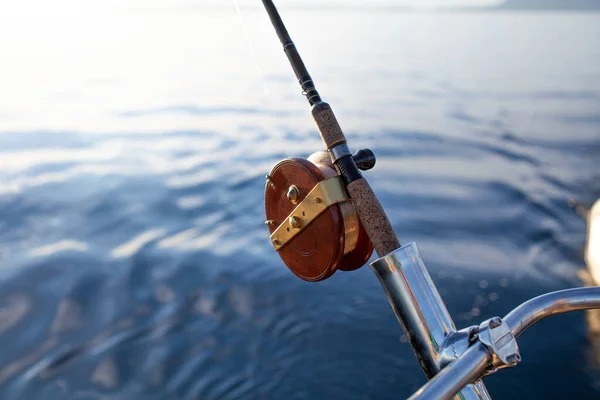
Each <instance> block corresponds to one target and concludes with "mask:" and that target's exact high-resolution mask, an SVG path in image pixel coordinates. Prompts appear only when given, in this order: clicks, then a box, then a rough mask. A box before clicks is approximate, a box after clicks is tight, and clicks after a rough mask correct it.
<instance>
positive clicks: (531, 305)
mask: <svg viewBox="0 0 600 400" xmlns="http://www.w3.org/2000/svg"><path fill="white" fill-rule="evenodd" d="M591 308H600V287H586V288H575V289H566V290H559V291H557V292H552V293H547V294H544V295H541V296H538V297H536V298H534V299H531V300H529V301H527V302H525V303H523V304H521V305H520V306H518V307H517V308H515V309H514V310H513V311H511V312H510V313H508V315H507V316H506V317H505V318H504V322H505V323H506V324H507V325H508V326H509V327H510V329H511V331H512V332H513V335H514V336H515V337H517V336H519V335H521V334H522V333H523V332H525V330H526V329H527V328H529V327H530V326H531V325H533V324H535V323H536V322H539V321H541V320H542V319H544V318H547V317H551V316H553V315H558V314H563V313H566V312H570V311H579V310H588V309H591ZM491 360H492V354H491V353H490V352H489V350H488V349H487V348H486V347H485V345H484V344H483V343H481V342H478V343H477V344H475V345H473V346H472V347H471V348H469V349H468V350H467V351H466V352H465V353H464V354H463V355H462V356H461V357H460V358H458V359H457V360H456V361H453V362H452V363H450V364H449V365H448V366H447V367H446V368H444V369H443V370H442V371H441V372H440V373H438V374H437V375H436V376H435V377H434V378H433V379H432V380H430V381H429V382H428V383H427V384H425V385H424V386H423V387H422V388H421V389H419V390H418V391H417V392H416V393H415V394H414V395H413V396H411V397H410V399H409V400H417V399H419V400H423V399H450V398H452V396H454V395H455V394H456V393H457V392H458V391H459V390H460V389H461V388H462V387H463V385H466V384H468V383H469V382H472V381H473V380H475V379H479V378H480V377H481V376H482V375H483V374H484V373H485V371H486V370H487V369H488V367H489V365H490V362H491Z"/></svg>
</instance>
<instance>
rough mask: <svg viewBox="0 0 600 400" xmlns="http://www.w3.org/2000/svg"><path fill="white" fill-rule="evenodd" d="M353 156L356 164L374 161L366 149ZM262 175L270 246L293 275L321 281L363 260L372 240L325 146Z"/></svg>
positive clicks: (367, 164) (368, 164)
mask: <svg viewBox="0 0 600 400" xmlns="http://www.w3.org/2000/svg"><path fill="white" fill-rule="evenodd" d="M353 159H354V161H355V163H356V165H357V166H358V168H360V169H362V170H368V169H371V168H373V166H374V165H375V155H374V154H373V152H372V151H371V150H368V149H365V150H359V151H357V152H356V153H355V154H354V155H353ZM266 178H267V183H266V187H265V213H266V218H267V220H266V222H265V224H266V225H267V227H268V228H269V231H270V233H271V243H272V245H273V247H274V248H275V250H276V251H277V253H278V254H279V256H280V257H281V259H282V260H283V262H284V263H285V265H286V266H287V267H288V268H289V269H290V270H291V271H292V272H293V273H294V274H295V275H296V276H297V277H299V278H300V279H303V280H305V281H309V282H317V281H322V280H324V279H327V278H329V277H330V276H332V275H333V274H334V273H335V271H337V270H342V271H354V270H356V269H358V268H360V267H362V266H363V265H364V264H365V263H366V262H367V261H368V260H369V257H371V253H372V252H373V244H372V243H371V241H370V240H369V237H368V235H367V233H366V232H365V229H364V228H363V226H362V223H361V221H360V219H359V216H358V213H357V212H356V209H355V207H354V205H353V203H352V201H351V200H350V197H349V196H348V193H347V191H346V188H345V185H344V181H343V179H342V177H341V176H340V175H339V174H338V172H337V171H336V169H335V167H334V166H333V164H332V161H331V157H330V155H329V153H328V152H327V151H319V152H317V153H314V154H312V155H311V156H310V157H308V159H304V158H287V159H285V160H282V161H280V162H279V163H277V164H276V165H275V166H274V167H273V168H272V169H271V172H269V174H268V175H267V177H266Z"/></svg>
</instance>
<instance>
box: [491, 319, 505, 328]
mask: <svg viewBox="0 0 600 400" xmlns="http://www.w3.org/2000/svg"><path fill="white" fill-rule="evenodd" d="M500 325H502V320H501V319H500V317H494V318H492V319H491V320H490V328H491V329H494V328H497V327H499V326H500Z"/></svg>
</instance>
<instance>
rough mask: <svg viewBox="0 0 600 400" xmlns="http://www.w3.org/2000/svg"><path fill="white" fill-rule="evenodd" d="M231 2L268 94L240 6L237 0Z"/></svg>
mask: <svg viewBox="0 0 600 400" xmlns="http://www.w3.org/2000/svg"><path fill="white" fill-rule="evenodd" d="M233 4H235V9H236V10H237V14H238V17H239V19H240V23H241V24H242V31H244V36H245V37H246V42H247V43H248V48H249V49H250V53H251V54H252V59H253V60H254V65H255V66H256V70H257V71H258V75H259V77H260V82H261V83H262V86H263V90H264V92H265V94H269V90H268V89H267V85H266V84H265V78H264V75H263V73H262V69H261V68H260V64H259V62H258V56H257V55H256V51H254V45H253V44H252V38H251V37H250V34H249V32H248V28H247V26H246V22H245V21H244V16H243V15H242V9H241V8H240V4H239V2H238V0H233Z"/></svg>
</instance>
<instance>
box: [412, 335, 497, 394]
mask: <svg viewBox="0 0 600 400" xmlns="http://www.w3.org/2000/svg"><path fill="white" fill-rule="evenodd" d="M491 360H492V355H491V354H490V352H489V350H488V349H487V348H486V347H485V345H484V344H483V343H477V344H475V345H473V346H472V347H470V348H469V350H467V351H466V352H465V353H464V354H463V355H462V356H461V357H460V358H458V359H457V360H455V361H452V362H451V363H450V365H448V366H447V367H446V368H444V369H443V370H441V371H440V373H438V374H437V375H436V376H435V377H434V378H433V379H432V380H430V381H429V382H427V383H426V384H425V385H424V386H423V387H422V388H421V389H419V390H418V391H417V392H416V393H415V394H413V395H412V396H410V398H409V400H417V399H418V400H448V399H451V398H452V396H454V395H455V394H456V393H458V392H459V391H460V390H461V389H462V388H463V387H464V386H465V385H467V384H469V383H471V382H473V381H474V380H476V379H478V378H480V377H481V376H482V375H483V373H484V372H485V371H486V370H487V368H488V366H489V364H490V362H491Z"/></svg>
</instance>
